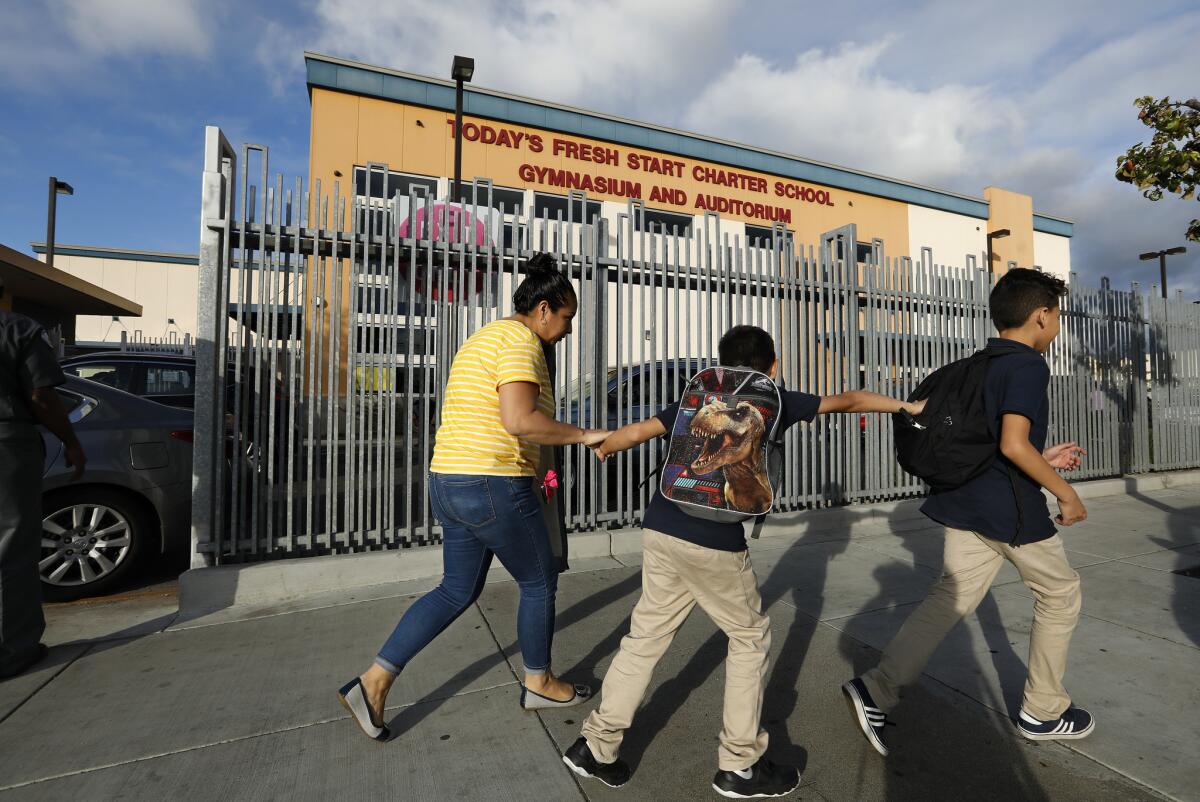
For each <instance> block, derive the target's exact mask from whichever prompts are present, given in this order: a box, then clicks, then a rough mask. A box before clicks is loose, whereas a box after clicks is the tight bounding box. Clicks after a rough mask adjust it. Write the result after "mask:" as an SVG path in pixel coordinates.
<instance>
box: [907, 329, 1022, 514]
mask: <svg viewBox="0 0 1200 802" xmlns="http://www.w3.org/2000/svg"><path fill="white" fill-rule="evenodd" d="M1020 351H1021V349H1019V348H1015V347H1012V346H1005V345H1000V346H988V347H987V348H984V349H983V350H982V351H977V352H975V353H974V354H972V355H971V356H969V357H966V358H965V359H960V360H958V361H957V362H951V363H950V364H949V365H945V366H943V367H940V368H938V369H937V370H935V371H934V372H933V373H931V374H929V375H928V376H926V377H925V380H924V381H922V382H921V383H920V384H919V385H917V389H915V390H913V391H912V394H910V395H909V397H908V400H909V401H920V400H921V399H928V400H927V401H926V402H925V408H924V409H923V410H922V411H921V414H920V415H917V416H916V417H915V418H914V417H913V416H912V415H910V414H909V413H908V412H904V411H901V412H896V413H893V414H892V419H893V421H894V422H895V426H893V427H892V428H893V433H894V439H895V443H896V461H897V462H899V463H900V467H901V468H903V469H904V470H905V471H907V472H908V473H910V474H912V475H913V476H915V477H917V478H918V479H921V480H922V481H924V482H925V483H926V484H928V485H929V487H930V488H931V489H932V490H933V491H934V492H938V491H943V490H953V489H954V488H956V487H961V486H962V485H964V484H966V483H967V482H969V481H970V480H971V479H974V478H975V477H976V476H979V475H980V474H982V473H983V472H984V471H986V470H987V469H988V467H989V466H990V465H991V464H992V462H993V461H994V460H995V459H996V456H997V454H999V451H1000V449H999V432H997V431H995V430H994V428H993V426H992V421H991V420H990V419H989V417H988V414H987V410H986V409H985V407H984V400H983V382H984V379H985V378H987V369H988V363H989V362H991V360H992V359H993V358H994V357H998V356H1004V355H1005V354H1015V353H1020ZM1008 470H1009V478H1010V480H1011V479H1014V477H1013V475H1012V467H1011V466H1009V469H1008ZM1014 490H1015V487H1014ZM1018 498H1019V496H1018ZM1017 512H1018V517H1020V508H1019V506H1018V510H1017Z"/></svg>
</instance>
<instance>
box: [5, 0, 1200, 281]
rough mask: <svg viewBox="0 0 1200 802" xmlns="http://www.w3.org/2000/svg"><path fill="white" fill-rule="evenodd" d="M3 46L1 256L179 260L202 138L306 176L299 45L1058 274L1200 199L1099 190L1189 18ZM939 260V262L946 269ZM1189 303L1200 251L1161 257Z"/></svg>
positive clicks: (135, 29)
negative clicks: (825, 172) (1008, 243)
mask: <svg viewBox="0 0 1200 802" xmlns="http://www.w3.org/2000/svg"><path fill="white" fill-rule="evenodd" d="M3 19H4V25H3V26H0V111H2V112H3V119H4V120H5V121H6V124H5V126H4V127H3V129H0V242H3V243H5V244H7V245H10V246H12V247H16V248H18V249H20V250H26V251H28V246H29V242H30V241H31V240H39V241H40V240H42V239H43V238H44V237H45V203H46V178H47V176H48V175H51V174H54V175H57V176H59V177H60V178H62V179H64V180H66V181H69V182H70V183H71V184H73V185H74V187H75V190H76V195H75V196H74V197H71V198H61V199H60V203H59V215H58V240H59V241H60V242H71V243H83V244H89V245H105V246H113V247H129V248H142V249H151V250H169V251H184V252H194V251H195V250H196V248H197V244H196V243H197V230H198V207H199V176H200V174H199V171H200V159H201V145H202V142H203V130H204V126H205V125H208V124H216V125H220V126H221V127H222V128H223V129H224V130H225V131H226V134H227V135H228V136H229V137H230V139H231V140H232V141H234V142H238V143H240V142H243V141H253V142H258V143H263V144H267V145H269V146H270V147H271V162H272V165H273V167H274V168H275V169H278V170H282V171H284V173H285V175H286V176H288V177H289V178H291V177H294V176H295V175H300V174H303V172H304V170H305V164H306V161H307V154H308V112H309V107H308V98H307V93H306V90H305V86H304V73H303V63H302V52H303V50H304V49H306V48H307V49H312V50H317V51H320V52H325V53H330V54H333V55H338V56H343V57H346V58H355V59H361V60H364V61H368V62H371V63H376V64H382V65H386V66H391V67H395V68H398V69H405V70H411V71H414V72H421V73H425V74H436V75H441V74H443V73H445V72H447V71H448V66H449V63H450V57H451V56H452V55H453V54H454V53H456V52H461V53H466V54H470V55H473V56H474V57H475V59H476V79H475V80H476V83H478V84H479V85H482V86H488V87H492V88H496V89H502V90H507V91H512V92H518V93H521V94H525V95H529V96H532V97H538V98H544V99H547V100H552V101H558V102H563V103H570V104H574V105H578V106H582V107H585V108H591V109H596V110H599V111H605V112H610V113H614V114H619V115H622V116H626V117H632V118H635V119H643V120H647V121H651V122H656V123H660V124H664V125H669V126H674V127H680V128H685V129H689V130H695V131H698V132H700V133H705V134H711V135H716V136H721V137H726V138H730V139H735V140H739V141H743V142H748V143H751V144H756V145H762V146H766V147H771V148H777V149H780V150H784V151H787V152H791V153H796V154H799V155H802V156H807V157H811V158H814V159H819V160H822V161H829V162H833V163H838V164H844V165H847V166H850V167H855V168H859V169H866V170H870V171H873V172H878V173H882V174H885V175H890V176H895V177H897V178H901V179H906V180H911V181H916V182H920V183H926V184H931V185H933V186H938V187H942V188H946V189H950V190H955V191H958V192H963V193H966V194H970V195H973V196H979V195H981V194H982V190H983V187H984V186H986V185H989V184H994V185H998V186H1003V187H1006V188H1009V189H1014V190H1017V191H1021V192H1028V193H1030V194H1032V195H1033V196H1034V204H1035V208H1036V209H1037V210H1038V211H1042V212H1046V213H1048V214H1053V215H1059V216H1064V217H1068V218H1071V219H1074V220H1075V221H1076V223H1077V225H1076V229H1075V234H1076V235H1075V238H1074V240H1073V242H1072V260H1073V263H1074V265H1075V269H1076V270H1077V271H1078V272H1079V273H1080V274H1081V276H1083V277H1085V278H1086V279H1087V280H1089V283H1091V282H1094V281H1098V279H1099V277H1100V276H1101V275H1107V276H1110V277H1111V278H1112V279H1113V281H1114V283H1115V284H1117V285H1127V284H1128V282H1129V281H1131V280H1134V279H1141V280H1143V281H1145V282H1146V283H1150V282H1151V281H1154V280H1156V278H1155V277H1156V275H1157V272H1156V270H1152V269H1151V268H1150V266H1149V265H1147V264H1144V263H1139V262H1138V261H1137V259H1136V256H1137V254H1138V253H1139V252H1142V251H1146V250H1151V249H1157V248H1163V247H1169V246H1172V245H1178V244H1182V243H1183V240H1182V232H1183V230H1184V228H1185V225H1186V221H1187V220H1189V219H1191V217H1194V216H1197V215H1200V203H1196V202H1190V203H1189V202H1183V201H1178V200H1174V199H1168V200H1164V201H1162V202H1160V203H1158V204H1152V203H1150V202H1149V201H1145V200H1143V199H1142V198H1141V197H1140V196H1139V195H1138V193H1137V192H1136V191H1135V190H1134V189H1133V188H1132V187H1130V186H1128V185H1125V184H1119V183H1117V182H1116V181H1115V180H1114V179H1113V178H1112V173H1113V168H1114V165H1115V160H1116V157H1117V155H1118V154H1120V153H1122V152H1123V151H1124V149H1125V148H1126V147H1127V146H1128V145H1130V144H1132V143H1134V142H1137V141H1140V140H1141V139H1143V138H1145V137H1144V134H1143V131H1145V130H1146V129H1144V128H1143V127H1142V126H1141V125H1140V124H1138V122H1137V120H1136V110H1135V109H1134V108H1133V106H1132V101H1133V99H1134V98H1135V97H1137V96H1139V95H1142V94H1152V95H1165V94H1170V95H1172V96H1177V97H1192V96H1196V95H1198V94H1200V77H1198V76H1200V48H1198V47H1197V46H1196V42H1197V41H1200V9H1197V7H1196V4H1195V3H1194V2H1190V3H1189V2H1152V3H1146V4H1142V7H1141V8H1138V10H1136V11H1134V10H1133V8H1132V7H1131V6H1130V5H1129V3H1128V2H1119V3H1118V2H1106V1H1105V0H1096V1H1095V2H1070V1H1067V2H1057V3H1046V2H1024V1H1023V0H1019V1H1014V2H1009V3H1007V4H1004V5H1003V6H998V5H996V4H982V3H981V4H972V3H967V2H946V3H900V2H891V3H884V2H857V1H856V0H847V1H846V2H841V3H837V4H830V3H819V4H818V3H796V2H784V0H764V1H761V2H757V3H740V2H733V1H732V0H686V1H685V0H657V2H653V3H647V2H645V0H610V1H609V2H604V0H590V2H583V1H582V0H559V1H558V2H553V1H552V0H536V1H534V2H516V1H515V0H460V2H457V3H454V4H448V3H445V2H444V0H407V1H406V2H394V3H390V4H388V3H380V2H378V0H309V1H308V2H300V3H283V2H279V3H269V2H262V3H259V2H233V1H232V0H208V2H200V0H154V1H152V0H142V2H137V1H136V0H44V1H43V2H34V3H27V4H24V5H17V4H8V7H7V8H6V9H5V11H4V12H3ZM947 258H949V257H947ZM1171 277H1172V278H1171V285H1172V287H1173V288H1174V287H1183V288H1185V290H1186V292H1187V293H1188V294H1189V296H1191V297H1195V298H1200V245H1193V246H1191V247H1190V248H1189V253H1188V254H1187V255H1186V256H1184V257H1174V260H1173V261H1172V262H1171Z"/></svg>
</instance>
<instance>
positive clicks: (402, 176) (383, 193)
mask: <svg viewBox="0 0 1200 802" xmlns="http://www.w3.org/2000/svg"><path fill="white" fill-rule="evenodd" d="M368 183H370V192H368V191H367V189H368V187H367V184H368ZM437 186H438V182H437V179H436V178H434V177H432V176H428V175H416V174H413V173H398V172H395V171H393V170H389V171H388V172H387V174H386V176H385V174H384V172H383V170H371V171H370V180H369V182H368V176H367V169H366V168H365V167H355V168H354V194H355V195H359V196H365V197H370V198H378V199H380V200H391V199H392V198H394V197H396V193H400V196H401V197H402V198H407V197H408V196H409V195H410V194H412V195H415V196H418V197H428V198H433V197H436V196H437Z"/></svg>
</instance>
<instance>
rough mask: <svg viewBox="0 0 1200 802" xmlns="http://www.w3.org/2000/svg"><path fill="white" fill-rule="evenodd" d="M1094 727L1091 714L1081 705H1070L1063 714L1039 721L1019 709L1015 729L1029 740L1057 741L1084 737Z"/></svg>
mask: <svg viewBox="0 0 1200 802" xmlns="http://www.w3.org/2000/svg"><path fill="white" fill-rule="evenodd" d="M1094 729H1096V722H1095V721H1093V720H1092V714H1091V713H1089V712H1088V711H1086V710H1084V709H1083V708H1082V707H1076V706H1075V705H1071V706H1070V707H1068V708H1067V709H1066V710H1064V711H1063V714H1062V715H1061V716H1059V717H1058V718H1056V719H1051V720H1050V721H1041V720H1039V719H1036V718H1034V717H1033V716H1031V715H1029V714H1028V713H1026V712H1025V711H1024V710H1022V711H1021V715H1019V716H1018V717H1017V730H1019V731H1020V733H1021V734H1022V735H1024V736H1025V737H1026V738H1028V739H1030V740H1031V741H1059V740H1074V739H1076V738H1086V737H1088V736H1089V735H1091V734H1092V730H1094Z"/></svg>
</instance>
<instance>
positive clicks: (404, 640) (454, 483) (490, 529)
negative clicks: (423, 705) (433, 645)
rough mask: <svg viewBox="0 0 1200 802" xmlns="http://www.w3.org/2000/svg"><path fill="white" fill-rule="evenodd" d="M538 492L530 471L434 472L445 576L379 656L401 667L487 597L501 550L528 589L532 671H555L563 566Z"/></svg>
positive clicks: (527, 656)
mask: <svg viewBox="0 0 1200 802" xmlns="http://www.w3.org/2000/svg"><path fill="white" fill-rule="evenodd" d="M535 492H536V491H535V490H534V486H533V478H532V477H528V476H522V477H506V476H458V475H451V474H438V473H431V474H430V475H429V499H430V502H431V503H432V505H433V512H434V515H436V516H437V519H438V520H439V521H441V522H442V564H443V572H444V575H443V576H442V583H441V584H440V585H438V586H437V587H436V588H434V589H433V590H431V591H429V592H428V593H426V594H425V595H424V596H422V597H421V598H420V599H418V600H417V602H416V603H415V604H414V605H413V606H412V607H410V608H408V611H407V612H405V613H404V615H403V617H401V619H400V623H398V624H396V628H395V630H393V631H392V634H391V637H389V638H388V639H387V643H385V644H384V645H383V648H382V649H380V650H379V656H378V657H377V658H376V659H375V662H376V663H378V664H379V665H380V666H381V667H382V668H384V669H386V670H387V671H390V672H392V673H393V674H399V673H400V671H401V669H403V668H404V666H405V664H407V663H408V661H409V660H411V659H412V658H413V657H414V656H416V654H417V653H418V652H420V651H421V650H422V649H424V648H425V646H426V644H428V643H429V642H430V641H431V640H433V639H434V638H436V637H437V636H438V635H439V634H440V633H441V631H442V630H444V629H445V628H446V627H448V626H449V625H450V623H451V622H452V621H454V619H456V618H458V617H459V616H460V615H462V612H463V611H464V610H466V609H467V608H468V607H470V606H471V605H472V604H474V603H475V600H476V599H478V598H479V593H480V592H481V591H482V590H483V583H484V580H485V579H486V578H487V572H488V567H489V566H490V565H491V564H492V555H493V554H494V555H496V556H497V557H499V558H500V563H501V564H502V565H503V566H504V567H505V568H506V569H508V572H509V573H510V574H512V576H513V578H514V579H516V580H517V584H518V585H519V586H520V588H521V603H520V607H519V608H518V609H517V641H518V643H519V644H520V647H521V659H522V660H523V661H524V663H525V672H526V673H527V674H544V673H545V672H546V671H548V670H549V668H550V646H551V644H552V642H553V640H554V597H555V593H556V592H557V591H558V567H557V563H556V562H555V560H554V555H553V553H552V552H551V550H550V538H549V535H548V533H547V531H546V523H545V521H544V520H543V518H542V508H541V504H542V502H541V501H540V500H539V499H538V497H537V496H536V495H534V494H535Z"/></svg>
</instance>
